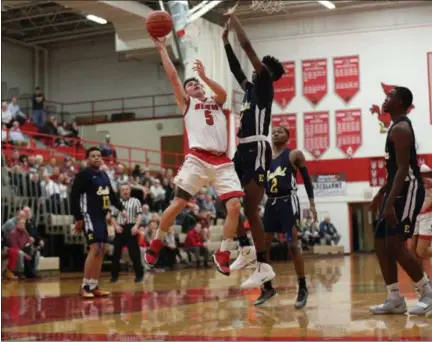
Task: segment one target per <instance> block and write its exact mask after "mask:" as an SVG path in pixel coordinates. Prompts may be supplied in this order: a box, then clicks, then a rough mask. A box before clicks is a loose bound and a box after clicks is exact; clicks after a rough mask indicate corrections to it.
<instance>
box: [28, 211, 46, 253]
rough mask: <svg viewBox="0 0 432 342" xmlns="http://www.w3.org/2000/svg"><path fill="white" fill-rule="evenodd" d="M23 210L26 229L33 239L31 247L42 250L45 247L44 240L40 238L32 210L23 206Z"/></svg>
mask: <svg viewBox="0 0 432 342" xmlns="http://www.w3.org/2000/svg"><path fill="white" fill-rule="evenodd" d="M23 212H24V214H25V219H26V230H27V232H28V233H29V235H30V236H31V237H32V238H33V239H34V241H33V247H34V248H38V249H39V250H42V249H43V248H44V247H45V241H44V240H43V239H42V238H41V235H40V233H39V231H38V229H37V227H36V224H35V222H34V220H33V213H32V210H31V209H30V207H24V208H23Z"/></svg>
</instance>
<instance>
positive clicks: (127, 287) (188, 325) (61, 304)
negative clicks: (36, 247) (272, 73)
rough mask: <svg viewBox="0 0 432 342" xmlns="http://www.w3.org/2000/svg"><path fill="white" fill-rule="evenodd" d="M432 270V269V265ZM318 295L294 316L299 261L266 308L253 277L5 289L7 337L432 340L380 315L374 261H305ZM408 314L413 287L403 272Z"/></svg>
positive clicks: (174, 276)
mask: <svg viewBox="0 0 432 342" xmlns="http://www.w3.org/2000/svg"><path fill="white" fill-rule="evenodd" d="M427 268H428V271H429V272H430V271H431V265H430V264H428V266H427ZM306 269H307V274H308V285H309V291H310V297H309V302H308V305H307V307H306V308H305V309H304V310H295V309H294V308H293V304H294V300H295V296H296V277H295V273H294V269H293V266H292V264H291V263H284V264H276V265H275V271H276V274H277V278H276V281H275V285H276V288H277V291H278V293H279V295H278V296H276V297H274V298H272V299H271V301H269V302H268V304H267V305H266V306H265V307H260V308H256V307H254V306H253V305H252V301H253V300H254V299H255V298H256V297H257V296H258V294H259V290H258V289H252V290H240V289H239V285H240V284H241V283H242V281H243V280H245V279H246V277H247V276H248V275H249V274H250V271H249V270H246V271H242V272H240V273H234V274H232V275H231V276H230V277H225V276H223V275H220V274H219V273H217V272H216V271H215V269H205V270H195V269H186V270H181V271H173V272H165V273H155V274H146V277H145V281H144V283H143V284H135V283H134V282H133V275H131V274H128V275H126V274H124V275H122V276H121V278H120V282H119V283H117V284H113V285H112V284H110V283H108V280H109V278H108V275H107V274H106V275H105V276H104V277H103V280H102V285H103V287H104V288H106V289H110V290H112V292H113V294H112V296H111V297H109V298H105V299H96V300H82V299H81V298H80V297H78V296H77V291H78V288H79V285H80V278H79V275H72V276H71V275H66V276H61V277H51V278H44V279H42V280H37V281H28V282H19V283H18V282H15V283H3V284H2V290H3V291H2V317H1V323H2V339H16V340H65V339H67V340H122V341H134V340H135V341H138V340H140V341H142V340H169V341H176V340H178V341H186V340H188V341H191V340H192V341H214V340H230V341H246V340H252V341H270V340H276V341H288V340H324V339H325V340H344V341H346V340H388V339H392V340H400V339H402V340H423V341H424V340H432V320H428V319H424V318H416V317H409V316H408V315H402V316H372V315H371V314H370V313H369V312H368V307H369V306H370V305H372V304H377V303H381V302H382V301H383V300H384V299H385V297H386V290H385V287H384V284H383V281H382V278H381V275H380V271H379V268H378V265H377V262H376V260H375V257H374V256H373V255H359V256H354V257H333V258H321V259H316V258H313V259H312V258H310V259H306ZM400 280H401V284H402V285H401V289H402V292H403V294H404V296H405V297H406V298H407V303H408V305H409V306H411V305H413V304H414V303H415V302H416V300H417V299H416V296H415V294H414V292H413V289H412V286H411V282H410V281H409V279H408V277H407V276H406V275H405V273H404V272H402V271H401V272H400Z"/></svg>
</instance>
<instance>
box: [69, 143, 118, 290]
mask: <svg viewBox="0 0 432 342" xmlns="http://www.w3.org/2000/svg"><path fill="white" fill-rule="evenodd" d="M86 157H87V161H88V165H89V167H86V168H84V169H83V170H81V171H80V172H78V173H77V175H76V176H75V179H74V182H73V184H72V191H71V209H72V215H73V216H74V217H75V221H76V223H75V231H76V232H81V231H83V230H84V235H85V237H86V239H87V243H88V244H89V245H90V250H89V253H88V255H87V260H86V262H85V266H84V278H83V282H82V286H81V291H80V295H81V296H82V297H84V298H93V297H105V296H108V295H109V294H110V293H109V292H108V291H103V290H101V289H99V287H98V280H99V276H100V272H101V268H102V262H103V257H104V251H105V243H106V242H107V239H108V231H107V220H108V218H109V212H110V209H111V205H113V206H115V207H116V208H117V209H118V210H120V211H123V213H122V214H123V215H126V212H125V211H124V208H123V205H122V204H121V203H120V200H119V199H118V197H117V195H116V194H115V192H114V190H113V188H112V187H111V181H110V179H109V177H108V175H107V174H106V172H104V171H100V170H99V168H100V165H101V161H102V156H101V151H100V150H99V149H98V148H97V147H91V148H89V149H88V150H87V153H86Z"/></svg>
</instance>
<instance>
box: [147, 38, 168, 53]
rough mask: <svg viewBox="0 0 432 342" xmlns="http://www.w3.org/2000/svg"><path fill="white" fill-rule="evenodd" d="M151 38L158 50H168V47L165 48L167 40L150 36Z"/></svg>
mask: <svg viewBox="0 0 432 342" xmlns="http://www.w3.org/2000/svg"><path fill="white" fill-rule="evenodd" d="M150 38H151V40H152V41H153V43H154V44H155V46H156V49H157V50H158V51H161V50H164V49H165V48H166V46H165V42H166V38H161V39H160V38H155V37H152V36H150Z"/></svg>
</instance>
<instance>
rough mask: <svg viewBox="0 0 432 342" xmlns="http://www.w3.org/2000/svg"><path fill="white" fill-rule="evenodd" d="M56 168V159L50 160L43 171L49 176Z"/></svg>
mask: <svg viewBox="0 0 432 342" xmlns="http://www.w3.org/2000/svg"><path fill="white" fill-rule="evenodd" d="M56 166H57V158H51V159H50V162H49V164H47V165H45V170H46V172H47V173H48V174H49V175H52V174H53V171H54V168H55V167H56Z"/></svg>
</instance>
